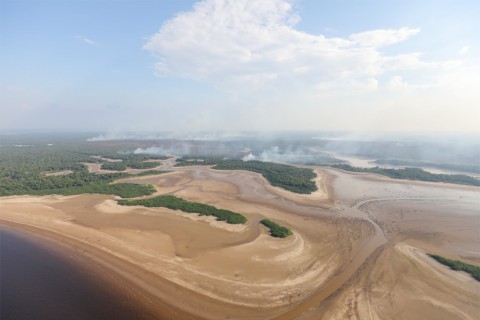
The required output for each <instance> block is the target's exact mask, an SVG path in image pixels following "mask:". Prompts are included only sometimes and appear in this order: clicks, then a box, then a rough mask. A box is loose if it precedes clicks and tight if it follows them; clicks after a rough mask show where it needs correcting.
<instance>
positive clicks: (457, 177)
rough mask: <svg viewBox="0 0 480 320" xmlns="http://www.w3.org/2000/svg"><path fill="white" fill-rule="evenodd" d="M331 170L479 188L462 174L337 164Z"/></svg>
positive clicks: (470, 178) (474, 181) (478, 182)
mask: <svg viewBox="0 0 480 320" xmlns="http://www.w3.org/2000/svg"><path fill="white" fill-rule="evenodd" d="M331 167H332V168H337V169H342V170H346V171H352V172H369V173H377V174H381V175H384V176H387V177H390V178H394V179H406V180H420V181H430V182H445V183H454V184H463V185H471V186H480V180H478V179H475V178H473V177H470V176H467V175H463V174H435V173H430V172H427V171H425V170H422V169H420V168H405V169H385V168H379V167H375V168H358V167H352V166H350V165H345V164H339V165H332V166H331Z"/></svg>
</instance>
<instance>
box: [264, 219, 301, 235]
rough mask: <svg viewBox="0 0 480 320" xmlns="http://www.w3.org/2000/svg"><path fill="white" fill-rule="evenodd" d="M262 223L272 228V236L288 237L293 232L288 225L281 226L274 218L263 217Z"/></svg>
mask: <svg viewBox="0 0 480 320" xmlns="http://www.w3.org/2000/svg"><path fill="white" fill-rule="evenodd" d="M260 223H261V224H263V225H264V226H266V227H267V228H269V229H270V235H271V236H272V237H275V238H286V237H288V236H291V235H292V234H293V233H292V230H290V229H288V228H286V227H282V226H279V225H278V224H276V223H275V222H273V221H272V220H268V219H263V220H262V221H260Z"/></svg>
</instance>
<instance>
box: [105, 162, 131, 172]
mask: <svg viewBox="0 0 480 320" xmlns="http://www.w3.org/2000/svg"><path fill="white" fill-rule="evenodd" d="M100 168H101V169H103V170H115V171H124V170H127V166H126V165H125V163H123V162H105V163H103V164H102V166H101V167H100Z"/></svg>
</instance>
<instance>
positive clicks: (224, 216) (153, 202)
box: [118, 195, 247, 224]
mask: <svg viewBox="0 0 480 320" xmlns="http://www.w3.org/2000/svg"><path fill="white" fill-rule="evenodd" d="M118 203H119V204H121V205H124V206H145V207H164V208H168V209H172V210H181V211H184V212H189V213H198V214H199V215H201V216H215V217H216V218H217V220H219V221H226V222H227V223H230V224H243V223H246V222H247V218H245V216H243V215H241V214H239V213H235V212H232V211H230V210H223V209H217V208H215V207H213V206H210V205H208V204H203V203H198V202H191V201H187V200H184V199H182V198H178V197H175V196H172V195H163V196H158V197H153V198H148V199H139V200H120V201H118Z"/></svg>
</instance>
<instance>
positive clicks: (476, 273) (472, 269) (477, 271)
mask: <svg viewBox="0 0 480 320" xmlns="http://www.w3.org/2000/svg"><path fill="white" fill-rule="evenodd" d="M429 256H430V257H432V258H433V259H435V260H437V261H438V262H440V263H441V264H444V265H446V266H448V267H450V269H452V270H455V271H465V272H467V273H469V274H470V275H471V276H472V277H473V278H475V280H477V281H480V267H477V266H474V265H473V264H468V263H465V262H462V261H458V260H450V259H447V258H444V257H441V256H437V255H436V254H429Z"/></svg>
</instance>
